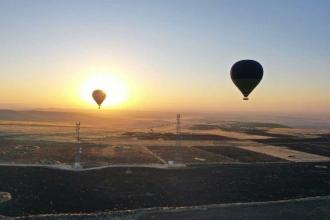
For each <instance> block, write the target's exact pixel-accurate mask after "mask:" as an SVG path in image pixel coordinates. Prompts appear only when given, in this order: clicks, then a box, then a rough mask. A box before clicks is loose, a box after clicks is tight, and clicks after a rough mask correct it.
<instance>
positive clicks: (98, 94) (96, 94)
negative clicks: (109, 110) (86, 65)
mask: <svg viewBox="0 0 330 220" xmlns="http://www.w3.org/2000/svg"><path fill="white" fill-rule="evenodd" d="M92 96H93V99H94V101H95V102H96V103H97V104H98V106H99V109H100V108H101V105H102V103H103V101H104V100H105V98H106V97H107V95H106V94H105V92H103V91H102V90H100V89H97V90H94V91H93V94H92Z"/></svg>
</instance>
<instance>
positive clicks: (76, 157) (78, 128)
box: [74, 122, 82, 169]
mask: <svg viewBox="0 0 330 220" xmlns="http://www.w3.org/2000/svg"><path fill="white" fill-rule="evenodd" d="M76 139H77V145H76V156H75V162H74V168H76V169H79V168H81V165H80V154H81V153H82V149H81V146H80V122H76Z"/></svg>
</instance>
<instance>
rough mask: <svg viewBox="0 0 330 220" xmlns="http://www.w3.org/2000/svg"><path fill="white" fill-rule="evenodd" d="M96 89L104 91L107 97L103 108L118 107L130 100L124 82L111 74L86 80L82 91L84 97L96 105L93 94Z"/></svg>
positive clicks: (94, 76)
mask: <svg viewBox="0 0 330 220" xmlns="http://www.w3.org/2000/svg"><path fill="white" fill-rule="evenodd" d="M96 89H101V90H103V91H104V92H105V93H106V95H107V97H106V99H105V101H104V102H103V104H102V106H103V107H111V106H118V105H121V104H123V103H124V102H126V101H127V99H128V88H127V86H126V84H125V83H124V81H123V80H122V79H120V78H119V77H117V76H115V75H111V74H102V75H93V76H91V77H90V78H89V79H87V80H86V82H85V85H84V86H83V89H82V96H83V98H84V100H85V101H87V102H88V103H90V104H93V105H95V101H94V100H93V97H92V93H93V91H94V90H96Z"/></svg>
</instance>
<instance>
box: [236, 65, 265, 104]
mask: <svg viewBox="0 0 330 220" xmlns="http://www.w3.org/2000/svg"><path fill="white" fill-rule="evenodd" d="M263 73H264V71H263V68H262V66H261V64H260V63H258V62H257V61H254V60H240V61H238V62H236V63H235V64H234V65H233V66H232V67H231V70H230V76H231V79H232V81H233V82H234V84H235V85H236V87H237V88H238V89H239V90H240V91H241V93H242V94H243V95H244V100H248V96H249V94H250V93H251V92H252V91H253V89H254V88H255V87H256V86H257V85H258V84H259V83H260V81H261V79H262V76H263Z"/></svg>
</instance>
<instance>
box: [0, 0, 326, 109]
mask: <svg viewBox="0 0 330 220" xmlns="http://www.w3.org/2000/svg"><path fill="white" fill-rule="evenodd" d="M329 11H330V1H328V0H324V1H322V0H316V1H311V0H304V1H303V0H296V1H293V0H291V1H288V0H283V1H279V0H274V1H271V0H259V1H255V0H244V1H243V0H242V1H238V0H227V1H220V0H219V1H206V0H199V1H192V0H190V1H189V0H185V1H184V0H182V1H180V0H176V1H174V0H172V1H171V0H162V1H160V0H150V1H142V0H131V1H125V0H120V1H111V0H107V1H97V0H89V1H83V0H80V1H78V0H76V1H73V0H71V1H70V0H62V1H61V0H53V1H51V0H47V1H43V0H40V1H33V0H21V1H16V0H0V30H1V32H0V45H1V47H0V77H1V78H0V79H1V87H0V107H2V108H3V107H8V108H15V107H26V108H30V107H42V108H45V107H61V108H63V107H64V108H78V107H81V108H95V106H93V105H88V104H87V103H86V101H85V100H84V99H83V98H82V95H81V94H82V92H81V90H82V88H83V87H84V86H83V85H85V84H86V81H87V82H88V79H89V78H93V76H94V75H97V74H100V73H102V74H109V75H111V76H112V77H115V78H119V79H120V80H121V81H122V82H124V84H126V86H127V88H128V90H129V92H128V93H129V96H128V100H127V101H126V102H125V103H123V104H122V105H119V106H113V108H127V109H146V110H155V109H157V110H159V109H163V110H194V111H195V110H204V111H205V110H212V111H218V110H220V111H221V110H225V111H228V110H235V111H237V110H242V111H246V110H248V111H259V110H260V111H321V112H330V88H329V87H330V25H329V21H330V13H329ZM240 59H256V60H258V61H259V62H260V63H261V64H262V65H263V67H264V71H265V74H264V79H263V81H262V82H261V84H260V85H259V86H258V88H257V89H256V90H255V91H254V92H253V93H252V94H251V100H250V101H249V102H243V101H242V95H241V94H240V92H239V91H238V89H237V88H236V87H235V86H234V85H233V84H232V82H231V79H230V76H229V70H230V67H231V65H232V64H233V63H234V62H236V61H237V60H240ZM109 97H110V99H111V94H109Z"/></svg>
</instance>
